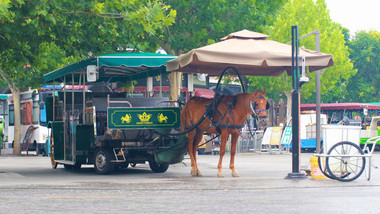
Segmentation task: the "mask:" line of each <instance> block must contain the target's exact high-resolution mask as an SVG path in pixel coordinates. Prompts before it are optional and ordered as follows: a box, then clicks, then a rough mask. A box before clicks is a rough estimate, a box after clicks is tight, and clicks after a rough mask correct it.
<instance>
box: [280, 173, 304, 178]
mask: <svg viewBox="0 0 380 214" xmlns="http://www.w3.org/2000/svg"><path fill="white" fill-rule="evenodd" d="M305 178H306V175H305V174H304V173H300V172H292V173H289V174H288V176H286V177H285V179H305Z"/></svg>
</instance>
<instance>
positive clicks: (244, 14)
mask: <svg viewBox="0 0 380 214" xmlns="http://www.w3.org/2000/svg"><path fill="white" fill-rule="evenodd" d="M163 2H164V3H165V4H166V5H171V6H172V8H173V9H175V10H176V11H177V16H176V19H175V23H174V24H173V25H172V26H170V27H168V28H167V29H166V31H165V32H163V34H162V35H161V36H159V37H157V38H158V41H159V44H160V46H161V47H162V48H164V49H165V51H166V52H167V53H169V54H173V55H179V54H182V53H186V52H188V51H190V50H191V49H194V48H197V47H201V46H204V45H208V44H212V43H215V41H219V40H220V38H222V37H224V36H227V35H228V34H230V33H232V32H235V31H239V30H243V29H250V30H254V31H258V32H261V31H263V30H264V29H265V28H266V27H267V26H269V25H271V24H272V23H273V21H274V20H275V18H276V16H277V13H278V10H279V8H281V7H282V6H283V5H284V3H285V0H266V1H256V0H228V1H225V0H184V1H177V0H163ZM170 78H171V81H174V79H177V80H179V79H181V75H180V74H178V73H172V75H171V77H170ZM173 88H175V87H173ZM171 94H172V96H173V97H174V98H173V97H172V99H176V98H175V95H174V94H176V92H175V91H172V92H171Z"/></svg>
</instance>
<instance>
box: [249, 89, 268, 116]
mask: <svg viewBox="0 0 380 214" xmlns="http://www.w3.org/2000/svg"><path fill="white" fill-rule="evenodd" d="M257 99H258V100H257ZM263 99H264V100H266V99H265V97H264V96H262V95H260V96H257V97H255V99H252V100H251V112H252V115H254V117H257V118H268V114H267V115H265V116H258V114H259V113H260V112H263V111H265V112H267V111H268V109H269V108H270V105H269V103H268V101H267V105H266V109H260V110H256V106H257V104H256V101H259V100H263ZM255 100H256V101H255ZM261 102H262V101H261Z"/></svg>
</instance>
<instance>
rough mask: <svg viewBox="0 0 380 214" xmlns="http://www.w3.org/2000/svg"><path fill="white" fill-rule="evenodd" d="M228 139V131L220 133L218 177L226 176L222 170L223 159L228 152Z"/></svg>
mask: <svg viewBox="0 0 380 214" xmlns="http://www.w3.org/2000/svg"><path fill="white" fill-rule="evenodd" d="M227 139H228V131H227V130H225V129H224V130H222V133H221V135H220V151H219V163H218V177H220V178H222V177H224V175H223V171H222V161H223V156H224V154H225V153H226V143H227Z"/></svg>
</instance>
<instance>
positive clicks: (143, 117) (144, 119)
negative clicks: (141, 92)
mask: <svg viewBox="0 0 380 214" xmlns="http://www.w3.org/2000/svg"><path fill="white" fill-rule="evenodd" d="M137 116H138V117H139V119H140V121H141V122H148V121H149V120H150V118H151V117H152V115H151V114H147V113H145V112H144V113H143V114H138V115H137Z"/></svg>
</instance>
